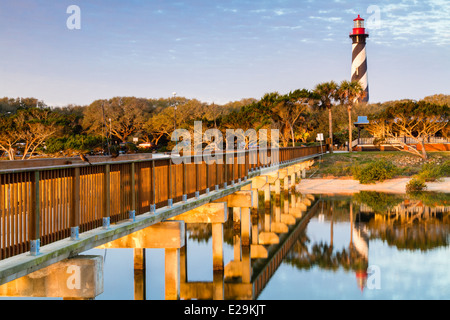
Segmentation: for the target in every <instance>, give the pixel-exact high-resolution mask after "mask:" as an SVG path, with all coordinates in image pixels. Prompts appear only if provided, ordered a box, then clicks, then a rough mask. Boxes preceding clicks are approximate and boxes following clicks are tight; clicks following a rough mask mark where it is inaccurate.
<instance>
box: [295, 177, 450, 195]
mask: <svg viewBox="0 0 450 320" xmlns="http://www.w3.org/2000/svg"><path fill="white" fill-rule="evenodd" d="M409 180H411V178H395V179H391V180H386V181H384V182H378V183H376V184H361V183H359V181H357V180H354V179H349V178H342V179H340V178H328V179H327V178H324V179H302V180H301V182H300V183H299V184H297V186H296V187H295V188H296V190H297V191H298V192H301V193H304V194H312V193H314V194H329V193H334V194H353V193H359V192H360V191H378V192H386V193H403V194H406V184H407V183H408V182H409ZM426 185H427V189H426V190H424V191H428V192H442V193H450V178H444V179H443V180H442V182H427V183H426Z"/></svg>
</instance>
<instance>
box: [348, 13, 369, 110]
mask: <svg viewBox="0 0 450 320" xmlns="http://www.w3.org/2000/svg"><path fill="white" fill-rule="evenodd" d="M353 21H354V26H353V32H352V33H350V38H351V39H352V40H353V49H352V81H359V82H360V83H361V86H362V87H363V89H364V90H365V91H366V96H365V97H364V99H363V100H362V101H363V102H368V101H369V81H368V77H367V55H366V39H367V38H368V37H369V35H368V34H367V33H366V29H365V27H364V19H362V18H361V17H360V16H359V15H358V18H356V19H355V20H353Z"/></svg>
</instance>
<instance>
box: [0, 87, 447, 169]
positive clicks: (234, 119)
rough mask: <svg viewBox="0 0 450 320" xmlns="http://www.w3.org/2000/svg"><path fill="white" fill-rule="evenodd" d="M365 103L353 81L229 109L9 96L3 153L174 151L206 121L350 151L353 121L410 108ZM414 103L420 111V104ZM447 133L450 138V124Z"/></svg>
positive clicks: (432, 101)
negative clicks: (178, 132)
mask: <svg viewBox="0 0 450 320" xmlns="http://www.w3.org/2000/svg"><path fill="white" fill-rule="evenodd" d="M363 97H364V91H363V90H362V88H361V86H360V84H359V83H358V82H349V81H342V82H341V83H339V84H338V83H336V82H334V81H330V82H326V83H320V84H318V85H317V86H315V87H314V88H313V89H312V90H309V89H298V90H295V91H291V92H289V93H286V94H281V93H278V92H271V93H267V94H265V95H264V96H263V97H262V98H261V99H259V100H257V99H254V98H248V99H242V100H240V101H234V102H230V103H227V104H223V105H220V104H215V103H206V102H202V101H199V100H197V99H187V98H185V97H172V98H160V99H147V98H137V97H114V98H111V99H99V100H96V101H94V102H92V103H91V104H89V105H85V106H80V105H67V106H64V107H49V106H47V105H46V104H45V103H44V102H42V101H38V100H37V99H35V98H7V97H6V98H3V99H0V153H1V152H3V157H5V158H7V159H10V160H13V159H27V158H29V157H32V156H34V155H37V154H39V155H45V156H72V155H76V154H79V153H88V152H91V153H96V154H102V153H103V154H104V153H111V152H113V150H114V151H116V152H117V150H118V149H123V150H128V151H130V150H131V151H133V152H148V151H149V150H152V151H153V150H159V151H170V150H171V148H172V147H173V146H174V142H173V141H171V135H172V133H173V131H174V130H175V128H176V129H186V130H189V131H190V132H193V130H194V121H202V125H203V130H207V129H211V128H216V129H218V130H221V131H222V132H223V133H224V136H225V131H226V130H227V129H238V128H239V129H243V130H244V131H246V130H248V129H255V130H257V131H258V130H259V129H279V132H280V143H281V146H285V147H286V146H295V145H300V144H311V143H314V142H315V140H316V135H317V134H318V133H324V136H325V137H326V138H328V142H329V144H331V145H335V144H336V145H345V144H346V143H350V144H351V141H352V137H353V136H354V135H355V133H356V131H355V130H356V128H355V126H354V125H353V122H354V120H356V118H357V116H358V115H367V116H369V115H375V114H379V115H381V113H382V112H384V111H385V110H386V109H388V108H389V107H391V106H393V108H394V109H395V106H397V105H398V104H400V103H407V102H405V101H393V102H386V103H378V104H367V103H360V102H359V101H361V100H362V98H363ZM448 100H449V96H445V95H436V96H431V97H427V98H425V99H424V100H423V101H422V102H420V103H425V104H426V105H427V106H430V105H432V106H437V105H446V106H447V105H448ZM407 101H408V103H411V104H412V105H413V106H415V105H418V103H419V102H412V101H410V100H407ZM447 108H448V107H447ZM431 109H432V110H436V111H439V112H441V113H442V112H444V113H445V110H447V109H445V108H444V109H440V110H438V109H437V108H434V107H433V108H431ZM428 116H429V114H428ZM447 121H448V118H447ZM445 128H447V131H445ZM441 131H442V132H447V133H448V125H447V126H445V127H444V129H443V130H441ZM367 134H369V133H367ZM372 134H373V132H372ZM136 138H137V139H138V141H139V143H147V145H148V146H151V148H150V149H148V148H147V149H141V148H138V147H137V145H138V144H139V143H133V142H135V139H136Z"/></svg>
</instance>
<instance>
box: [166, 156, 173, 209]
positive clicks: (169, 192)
mask: <svg viewBox="0 0 450 320" xmlns="http://www.w3.org/2000/svg"><path fill="white" fill-rule="evenodd" d="M167 172H168V174H167V176H168V177H167V179H168V181H167V206H168V207H170V208H171V207H173V185H172V160H171V159H170V158H169V160H168V165H167Z"/></svg>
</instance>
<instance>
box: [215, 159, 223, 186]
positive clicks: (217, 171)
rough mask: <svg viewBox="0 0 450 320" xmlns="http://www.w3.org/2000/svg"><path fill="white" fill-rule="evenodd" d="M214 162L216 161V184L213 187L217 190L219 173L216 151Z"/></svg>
mask: <svg viewBox="0 0 450 320" xmlns="http://www.w3.org/2000/svg"><path fill="white" fill-rule="evenodd" d="M215 162H216V185H215V187H214V189H215V190H216V191H219V181H220V180H219V178H220V174H219V159H218V158H217V153H216V161H215ZM222 162H223V161H222Z"/></svg>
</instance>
